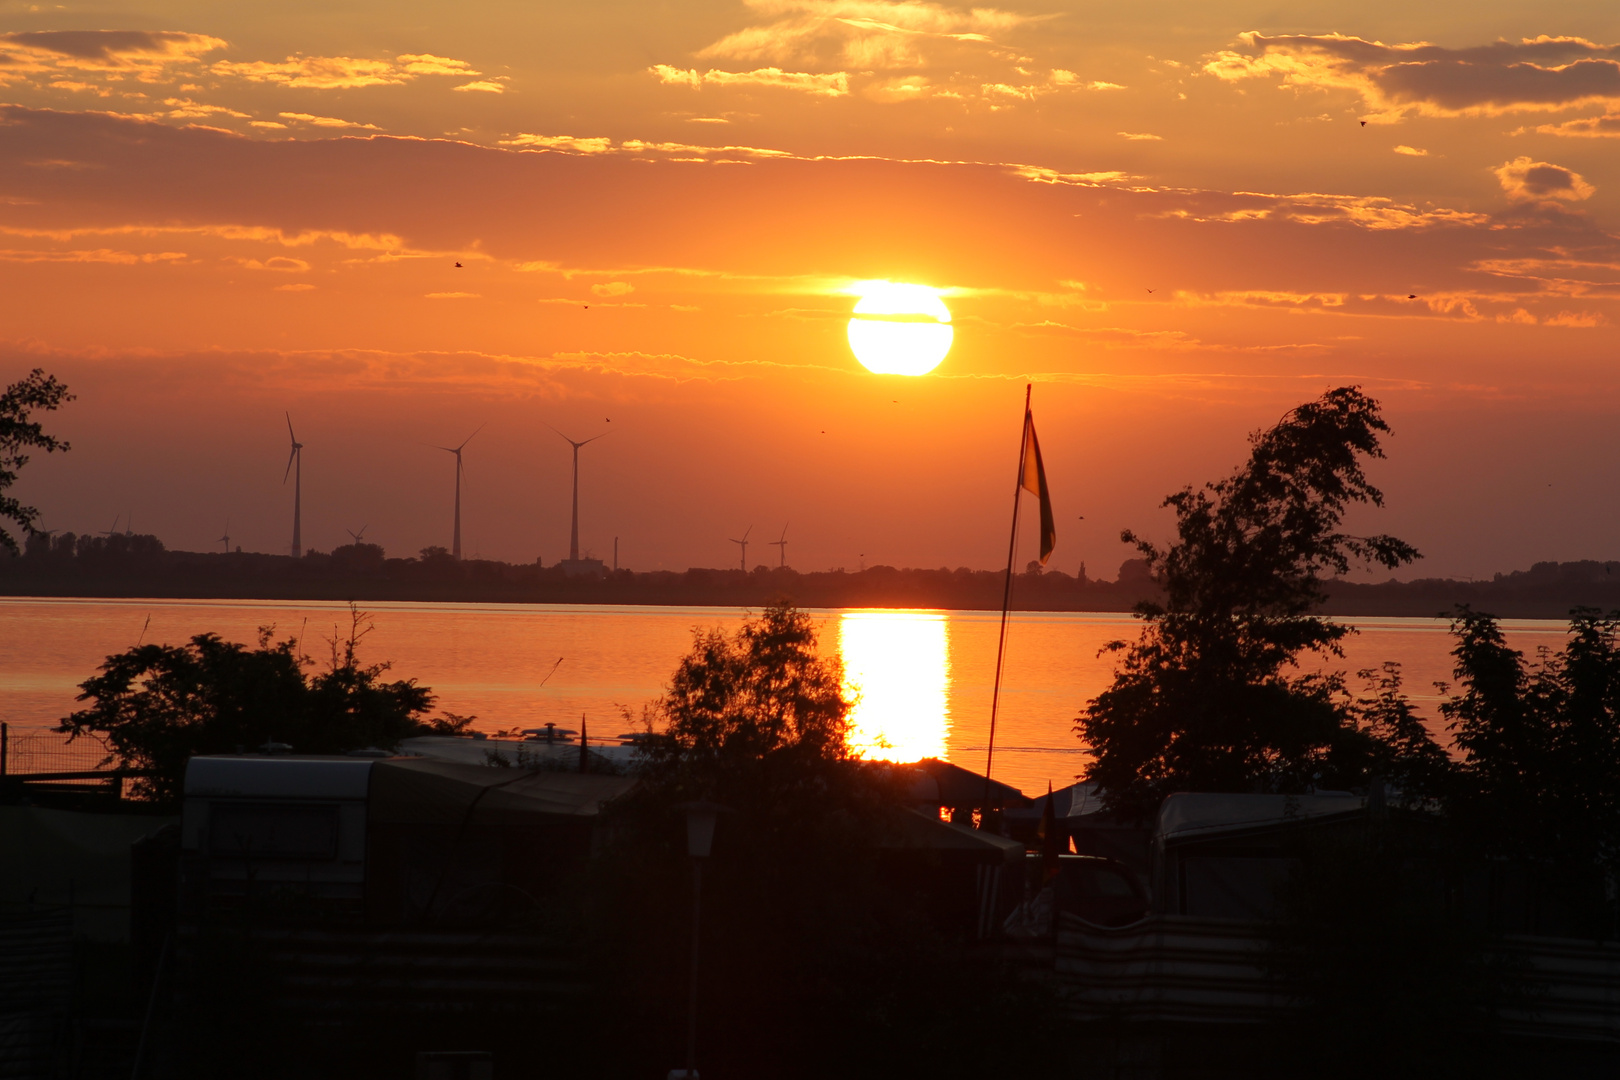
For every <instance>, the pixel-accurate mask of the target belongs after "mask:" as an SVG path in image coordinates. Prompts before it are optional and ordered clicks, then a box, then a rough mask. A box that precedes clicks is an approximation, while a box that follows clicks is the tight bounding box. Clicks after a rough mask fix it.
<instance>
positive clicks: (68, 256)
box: [0, 248, 186, 266]
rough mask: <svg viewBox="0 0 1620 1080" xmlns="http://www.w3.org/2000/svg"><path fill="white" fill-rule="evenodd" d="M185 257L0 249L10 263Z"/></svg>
mask: <svg viewBox="0 0 1620 1080" xmlns="http://www.w3.org/2000/svg"><path fill="white" fill-rule="evenodd" d="M185 257H186V253H185V252H183V251H150V252H143V253H137V252H133V251H117V250H114V249H112V248H93V249H89V250H76V251H16V250H0V262H8V263H112V264H114V265H118V266H135V265H138V264H141V263H148V264H150V263H165V262H177V261H179V260H181V259H184V258H185Z"/></svg>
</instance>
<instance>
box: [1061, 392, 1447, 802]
mask: <svg viewBox="0 0 1620 1080" xmlns="http://www.w3.org/2000/svg"><path fill="white" fill-rule="evenodd" d="M1388 430H1389V426H1388V424H1387V423H1386V422H1385V421H1384V419H1383V416H1382V415H1381V413H1380V411H1379V406H1378V403H1377V402H1376V401H1375V400H1373V399H1372V398H1369V397H1367V396H1366V395H1365V394H1363V393H1362V392H1361V391H1360V390H1359V389H1357V388H1355V387H1340V388H1338V389H1336V390H1331V391H1329V392H1328V393H1326V394H1324V395H1323V396H1322V397H1321V398H1319V399H1317V400H1316V401H1313V402H1309V403H1307V404H1304V405H1301V406H1299V407H1298V408H1296V409H1294V410H1293V411H1292V412H1290V413H1289V414H1288V415H1287V416H1285V417H1284V418H1283V419H1282V420H1281V421H1280V422H1279V423H1278V424H1277V425H1276V426H1275V427H1272V428H1271V429H1269V430H1267V431H1263V432H1258V433H1256V434H1254V435H1253V436H1251V437H1250V445H1251V451H1250V455H1249V460H1248V461H1247V462H1246V463H1245V464H1244V465H1243V467H1241V468H1240V469H1238V470H1237V471H1236V472H1234V473H1233V474H1232V475H1231V476H1229V477H1227V478H1226V479H1224V480H1220V481H1217V482H1215V483H1211V484H1207V485H1205V486H1204V487H1203V488H1202V489H1197V490H1195V489H1193V488H1191V487H1188V488H1186V489H1184V490H1182V491H1180V492H1177V493H1176V494H1173V495H1171V496H1169V497H1168V498H1166V499H1165V501H1164V505H1165V506H1167V507H1169V508H1171V509H1172V510H1173V511H1174V512H1175V516H1176V531H1177V539H1176V541H1175V543H1173V544H1171V545H1169V546H1168V547H1164V548H1160V547H1159V546H1157V545H1155V544H1153V543H1151V542H1149V541H1147V540H1144V539H1142V538H1140V537H1138V536H1137V535H1136V534H1134V533H1132V532H1129V531H1127V532H1125V533H1123V534H1122V537H1121V538H1122V539H1123V540H1124V541H1125V542H1126V543H1131V544H1134V545H1135V546H1136V549H1137V550H1138V551H1139V552H1140V553H1141V554H1142V556H1143V558H1144V559H1145V560H1146V562H1147V564H1148V566H1149V568H1150V570H1151V572H1152V574H1153V576H1154V578H1155V579H1156V580H1157V582H1158V583H1159V584H1160V586H1161V587H1162V588H1163V590H1164V600H1163V602H1162V603H1159V602H1144V603H1141V604H1138V605H1137V609H1136V610H1137V614H1138V616H1139V617H1140V618H1141V619H1143V620H1144V622H1145V625H1144V627H1143V629H1142V633H1141V635H1140V637H1139V638H1138V640H1137V641H1136V642H1135V643H1132V644H1127V643H1125V642H1115V643H1114V644H1113V645H1112V646H1111V647H1112V648H1113V649H1115V650H1118V651H1120V652H1121V653H1122V654H1123V655H1122V660H1121V666H1120V669H1119V671H1118V672H1117V674H1116V676H1115V680H1114V683H1113V685H1112V686H1110V687H1109V688H1108V689H1107V690H1105V691H1104V692H1103V693H1101V694H1100V695H1098V697H1097V698H1096V699H1095V700H1093V701H1092V702H1091V703H1090V704H1089V705H1088V706H1087V708H1086V710H1085V712H1084V713H1083V714H1082V715H1081V717H1080V719H1079V721H1078V722H1077V725H1076V727H1077V730H1078V731H1079V732H1080V735H1081V738H1082V740H1083V741H1084V742H1085V744H1086V746H1087V748H1088V749H1089V750H1090V751H1091V752H1092V754H1093V755H1094V757H1093V760H1092V763H1091V765H1090V766H1089V768H1088V770H1087V774H1086V775H1087V778H1088V779H1090V780H1095V781H1098V782H1099V783H1100V784H1101V785H1102V788H1103V790H1104V794H1105V799H1106V800H1107V802H1108V805H1109V806H1110V807H1112V808H1113V809H1115V810H1118V811H1122V812H1125V813H1127V814H1131V815H1136V816H1145V815H1146V814H1149V813H1151V812H1152V809H1153V808H1154V807H1156V806H1157V804H1158V803H1159V801H1160V800H1161V799H1162V798H1163V796H1164V795H1166V794H1168V793H1170V792H1172V791H1255V790H1258V791H1303V790H1306V789H1308V788H1309V787H1311V786H1312V785H1314V784H1316V783H1318V782H1326V783H1328V784H1329V785H1330V786H1337V785H1339V784H1343V783H1345V782H1347V780H1351V779H1354V778H1356V777H1357V776H1358V775H1359V776H1360V777H1363V778H1364V777H1365V774H1366V771H1367V769H1368V768H1369V767H1370V764H1371V763H1370V761H1369V760H1368V759H1369V756H1370V755H1371V753H1372V749H1373V745H1372V744H1373V743H1374V742H1375V741H1376V740H1375V739H1374V738H1373V736H1374V735H1375V734H1376V728H1374V729H1362V728H1358V726H1357V725H1356V724H1355V723H1354V722H1353V721H1352V720H1351V718H1350V717H1349V716H1348V714H1347V711H1346V709H1345V708H1344V705H1343V703H1342V700H1341V691H1342V685H1341V682H1340V680H1339V679H1338V678H1337V677H1323V676H1316V675H1291V674H1287V673H1286V672H1285V669H1286V668H1289V667H1291V666H1293V665H1294V664H1296V663H1297V661H1298V658H1299V657H1300V655H1301V654H1302V653H1307V652H1316V653H1319V654H1325V655H1329V656H1333V655H1338V654H1339V645H1338V643H1339V641H1340V640H1341V639H1342V638H1343V637H1344V635H1345V634H1347V633H1349V632H1350V630H1349V628H1348V627H1346V626H1343V625H1341V624H1336V623H1333V622H1330V621H1328V620H1327V619H1325V618H1322V617H1320V616H1317V615H1315V614H1313V612H1314V611H1315V610H1316V608H1317V606H1318V605H1319V604H1320V603H1321V601H1322V600H1323V599H1324V598H1325V595H1326V594H1325V592H1324V588H1323V580H1324V577H1325V576H1331V575H1338V574H1343V573H1346V572H1347V571H1349V570H1350V569H1351V567H1352V566H1354V565H1357V564H1373V565H1379V566H1385V567H1395V566H1399V565H1401V564H1402V563H1407V562H1410V561H1412V560H1413V559H1415V558H1417V557H1418V553H1417V551H1416V549H1414V548H1413V547H1412V546H1411V545H1409V544H1406V543H1404V542H1403V541H1400V540H1397V539H1395V538H1394V537H1390V536H1356V535H1352V534H1349V533H1346V532H1344V531H1343V530H1342V528H1341V526H1342V521H1343V518H1344V515H1345V513H1346V512H1347V510H1348V509H1349V508H1350V507H1351V506H1353V505H1354V504H1370V505H1372V506H1381V505H1382V504H1383V495H1382V493H1381V492H1380V491H1379V490H1378V489H1377V488H1376V487H1374V486H1373V485H1372V483H1371V482H1370V481H1369V480H1368V479H1367V476H1366V473H1365V472H1364V470H1363V463H1364V461H1365V460H1366V459H1370V458H1380V457H1382V456H1383V451H1382V449H1381V447H1380V437H1381V435H1383V434H1384V433H1386V432H1388Z"/></svg>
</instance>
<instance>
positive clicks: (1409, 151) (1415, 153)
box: [1395, 145, 1429, 157]
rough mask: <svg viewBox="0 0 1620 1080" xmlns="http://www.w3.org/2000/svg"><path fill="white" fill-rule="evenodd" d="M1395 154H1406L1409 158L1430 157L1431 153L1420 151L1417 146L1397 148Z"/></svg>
mask: <svg viewBox="0 0 1620 1080" xmlns="http://www.w3.org/2000/svg"><path fill="white" fill-rule="evenodd" d="M1395 152H1396V153H1397V154H1404V155H1405V156H1407V157H1428V156H1429V152H1428V151H1427V150H1419V149H1418V148H1417V147H1415V146H1404V145H1403V146H1397V147H1396V148H1395Z"/></svg>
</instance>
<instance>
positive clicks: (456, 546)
mask: <svg viewBox="0 0 1620 1080" xmlns="http://www.w3.org/2000/svg"><path fill="white" fill-rule="evenodd" d="M483 430H484V425H483V424H479V425H478V428H477V430H476V431H474V432H473V433H472V435H469V436H467V437H466V438H465V439H462V440H461V446H456V447H449V446H441V447H439V449H440V450H443V451H444V452H445V453H447V454H454V455H456V531H455V535H454V538H453V539H452V540H451V543H450V556H451V558H455V559H459V558H461V474H462V473H464V472H465V471H466V469H465V468H464V467H463V466H462V464H461V447H462V446H466V445H467V444H468V443H470V442H472V441H473V435H477V434H478V432H479V431H483ZM574 468H575V472H576V476H575V480H574V484H575V487H576V489H577V487H578V485H579V480H578V476H577V473H578V469H579V466H578V464H577V463H576V464H575V467H574ZM574 498H575V501H576V503H577V501H578V499H579V496H578V495H577V494H576V495H575V496H574ZM577 513H578V511H577V510H576V515H577ZM360 531H361V532H365V530H364V529H361V530H360ZM359 542H360V540H359V538H358V537H356V538H355V543H357V544H358V543H359Z"/></svg>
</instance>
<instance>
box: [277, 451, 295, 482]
mask: <svg viewBox="0 0 1620 1080" xmlns="http://www.w3.org/2000/svg"><path fill="white" fill-rule="evenodd" d="M297 456H298V447H296V446H295V447H293V451H292V453H290V454H288V455H287V471H286V472H284V473H282V474H281V482H282V483H283V484H285V483H286V482H287V477H289V476H291V475H292V466H293V458H295V457H297Z"/></svg>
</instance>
